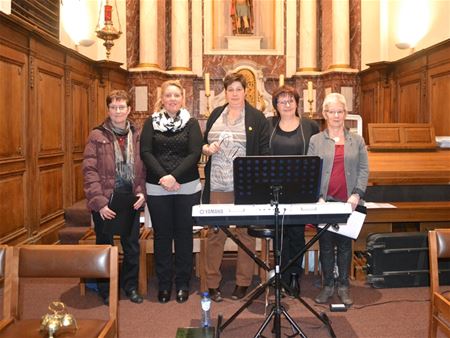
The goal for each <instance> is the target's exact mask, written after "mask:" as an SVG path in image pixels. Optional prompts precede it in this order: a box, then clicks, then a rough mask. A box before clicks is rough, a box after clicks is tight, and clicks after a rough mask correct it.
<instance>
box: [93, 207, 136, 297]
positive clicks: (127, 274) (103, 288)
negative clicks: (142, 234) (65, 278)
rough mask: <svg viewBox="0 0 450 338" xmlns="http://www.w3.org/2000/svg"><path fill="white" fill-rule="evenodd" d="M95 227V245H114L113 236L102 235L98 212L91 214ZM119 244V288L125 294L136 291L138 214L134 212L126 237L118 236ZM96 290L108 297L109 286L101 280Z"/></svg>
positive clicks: (101, 224)
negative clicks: (120, 264) (120, 246)
mask: <svg viewBox="0 0 450 338" xmlns="http://www.w3.org/2000/svg"><path fill="white" fill-rule="evenodd" d="M92 217H93V219H94V226H95V228H94V229H95V237H96V240H95V243H96V244H111V245H114V235H113V234H110V233H104V232H103V228H104V222H103V220H102V218H101V216H100V214H99V213H98V212H93V213H92ZM120 244H121V245H122V249H123V262H122V270H121V273H120V286H121V287H122V289H123V290H125V292H127V293H128V292H130V291H131V290H137V287H138V276H139V212H137V211H136V217H135V218H134V222H133V225H132V228H131V231H130V234H129V235H128V236H120ZM98 290H99V293H100V295H101V296H102V297H107V296H108V295H109V284H108V283H107V282H104V281H103V280H99V281H98Z"/></svg>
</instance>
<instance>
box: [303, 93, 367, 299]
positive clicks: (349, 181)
mask: <svg viewBox="0 0 450 338" xmlns="http://www.w3.org/2000/svg"><path fill="white" fill-rule="evenodd" d="M322 114H323V117H324V118H325V120H326V122H327V128H326V129H325V130H324V131H323V132H321V133H319V134H316V135H314V136H312V137H311V140H310V143H309V148H308V155H318V156H320V157H321V158H322V160H323V166H322V181H321V187H320V194H321V197H320V200H321V201H326V200H338V201H344V202H348V203H350V204H351V205H352V208H353V210H354V209H355V208H356V206H357V205H358V204H360V203H362V198H363V197H364V193H365V191H366V186H367V180H368V177H369V163H368V156H367V149H366V145H365V142H364V139H363V138H362V137H361V136H359V135H356V134H353V133H350V132H349V131H348V130H347V129H346V128H345V126H344V122H345V117H346V115H347V104H346V101H345V97H344V96H343V95H341V94H338V93H330V94H328V95H327V96H326V97H325V100H324V102H323V110H322ZM319 246H320V264H321V267H322V279H323V281H322V282H323V287H322V290H321V291H320V293H319V295H318V296H317V297H316V298H315V301H316V302H317V303H320V304H321V303H326V302H327V301H328V298H330V297H331V296H332V295H333V294H334V282H335V281H334V266H335V259H336V260H337V267H338V273H339V276H338V277H337V287H338V296H339V298H340V299H341V301H342V302H343V303H344V304H345V305H347V306H350V305H351V304H353V300H352V298H351V296H350V292H349V281H348V277H349V276H348V275H349V270H350V264H351V259H352V239H350V238H348V237H344V236H342V235H338V234H335V233H332V232H330V231H327V232H326V233H324V234H323V236H322V237H321V238H320V240H319ZM335 248H336V249H337V250H336V254H335Z"/></svg>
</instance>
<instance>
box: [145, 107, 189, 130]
mask: <svg viewBox="0 0 450 338" xmlns="http://www.w3.org/2000/svg"><path fill="white" fill-rule="evenodd" d="M190 118H191V114H189V112H188V111H187V110H186V109H184V108H181V109H180V111H179V112H178V113H177V114H176V115H175V117H171V116H170V115H169V113H167V112H166V111H165V110H164V109H162V110H160V111H157V112H154V113H153V114H152V122H153V129H154V130H158V131H160V132H166V131H171V132H173V133H175V132H177V131H180V130H181V129H183V128H184V127H185V126H186V123H188V121H189V119H190Z"/></svg>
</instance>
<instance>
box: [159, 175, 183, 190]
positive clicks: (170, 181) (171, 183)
mask: <svg viewBox="0 0 450 338" xmlns="http://www.w3.org/2000/svg"><path fill="white" fill-rule="evenodd" d="M158 183H159V184H160V185H161V186H162V187H163V188H164V189H165V190H167V191H177V190H178V189H180V184H179V183H178V182H177V180H176V179H175V177H173V176H172V175H166V176H163V177H161V178H160V179H159V182H158Z"/></svg>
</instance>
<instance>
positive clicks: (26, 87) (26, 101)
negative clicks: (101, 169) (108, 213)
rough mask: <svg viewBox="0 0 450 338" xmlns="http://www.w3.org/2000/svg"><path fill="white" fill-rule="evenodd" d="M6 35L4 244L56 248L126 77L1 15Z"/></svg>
mask: <svg viewBox="0 0 450 338" xmlns="http://www.w3.org/2000/svg"><path fill="white" fill-rule="evenodd" d="M0 32H1V34H0V97H1V98H2V100H1V101H0V196H1V197H2V202H1V203H0V218H1V219H2V222H0V242H2V243H8V244H17V243H27V242H42V243H55V242H56V241H57V233H58V230H59V229H60V228H61V226H63V224H64V208H65V207H68V206H70V205H72V204H73V203H75V202H76V201H78V200H81V199H83V198H84V192H83V176H82V173H81V163H82V159H83V150H84V145H85V142H86V138H87V135H88V133H89V131H90V129H92V128H93V127H94V126H96V125H97V124H98V123H100V122H101V121H103V119H104V117H105V112H106V109H105V98H106V95H107V94H108V92H109V91H110V89H111V88H123V89H127V71H126V70H124V69H121V68H120V63H117V62H109V61H108V62H106V61H100V62H98V61H94V60H90V59H88V58H87V57H85V56H82V55H80V54H78V53H77V52H76V51H72V50H70V49H68V48H66V47H63V46H61V45H59V44H58V43H57V41H56V40H55V41H53V40H52V39H49V38H48V37H43V36H42V35H41V34H40V33H39V32H38V31H36V30H34V29H31V30H30V26H28V25H22V24H20V23H19V22H18V21H17V20H13V19H11V16H9V15H5V14H3V13H2V12H0ZM98 108H100V109H98Z"/></svg>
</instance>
